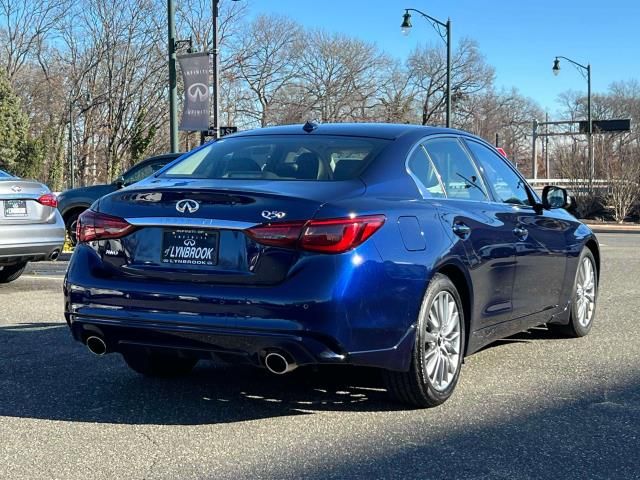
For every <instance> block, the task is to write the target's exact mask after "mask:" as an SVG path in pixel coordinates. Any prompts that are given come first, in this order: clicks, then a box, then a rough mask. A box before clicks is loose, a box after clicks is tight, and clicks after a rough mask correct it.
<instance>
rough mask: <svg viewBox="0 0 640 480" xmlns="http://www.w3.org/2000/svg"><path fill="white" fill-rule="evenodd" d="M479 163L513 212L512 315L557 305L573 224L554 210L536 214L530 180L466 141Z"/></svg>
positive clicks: (480, 145) (490, 152) (497, 157)
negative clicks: (527, 180) (515, 263)
mask: <svg viewBox="0 0 640 480" xmlns="http://www.w3.org/2000/svg"><path fill="white" fill-rule="evenodd" d="M465 142H466V143H467V145H468V146H469V149H470V150H471V152H472V153H473V156H474V157H475V158H476V160H477V161H478V163H479V164H480V166H481V168H482V171H483V174H484V176H485V179H486V181H487V183H488V184H489V187H490V188H491V189H492V190H493V193H494V196H495V197H496V200H498V201H499V202H502V204H503V205H505V206H506V207H507V208H508V209H509V210H510V213H509V217H510V218H511V219H512V222H513V224H514V225H513V226H514V229H513V236H514V240H515V242H516V244H515V245H516V261H517V267H516V277H515V283H514V289H513V308H514V317H524V316H526V315H531V314H535V313H538V312H542V311H545V310H550V309H553V308H555V307H557V306H558V305H559V303H560V293H561V290H562V285H563V282H564V275H565V269H566V264H567V257H566V256H567V241H566V235H565V233H566V232H567V231H568V229H569V228H570V224H569V223H568V222H567V221H565V220H562V219H561V218H559V217H558V218H555V215H554V214H553V212H550V211H545V210H542V211H540V212H539V213H538V212H536V211H535V210H534V208H533V206H532V205H531V204H532V202H533V200H534V197H533V193H532V192H531V191H530V190H529V187H528V185H527V183H526V181H525V180H524V179H523V178H522V177H521V176H520V175H519V174H518V173H517V172H516V171H515V169H514V168H513V167H512V166H511V165H510V164H509V163H508V161H507V160H505V159H504V158H502V157H501V156H500V155H498V154H497V153H494V152H493V151H492V150H491V149H489V148H488V147H486V146H485V145H483V144H482V143H480V142H477V141H474V140H465Z"/></svg>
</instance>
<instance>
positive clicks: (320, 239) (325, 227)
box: [300, 215, 385, 253]
mask: <svg viewBox="0 0 640 480" xmlns="http://www.w3.org/2000/svg"><path fill="white" fill-rule="evenodd" d="M384 220H385V217H384V215H370V216H366V217H355V218H338V219H332V220H311V221H310V222H309V223H308V224H307V225H306V226H305V229H304V231H303V232H302V236H301V237H300V247H301V248H302V249H303V250H308V251H312V252H322V253H342V252H346V251H348V250H351V249H352V248H355V247H357V246H358V245H360V244H361V243H363V242H364V241H365V240H366V239H367V238H369V237H370V236H371V235H373V234H374V233H375V232H376V231H377V230H378V229H379V228H380V227H382V225H383V224H384Z"/></svg>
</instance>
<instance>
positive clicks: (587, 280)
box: [576, 257, 596, 327]
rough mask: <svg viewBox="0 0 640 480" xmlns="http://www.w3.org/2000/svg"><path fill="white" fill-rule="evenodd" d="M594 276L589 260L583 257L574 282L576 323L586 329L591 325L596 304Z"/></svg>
mask: <svg viewBox="0 0 640 480" xmlns="http://www.w3.org/2000/svg"><path fill="white" fill-rule="evenodd" d="M595 295H596V276H595V269H594V268H593V263H592V262H591V259H590V258H588V257H585V258H583V259H582V262H581V263H580V268H579V269H578V278H577V280H576V316H577V317H578V318H577V320H578V323H579V324H580V325H582V326H583V327H586V326H588V325H589V323H591V318H592V317H593V310H594V307H595V302H596V297H595Z"/></svg>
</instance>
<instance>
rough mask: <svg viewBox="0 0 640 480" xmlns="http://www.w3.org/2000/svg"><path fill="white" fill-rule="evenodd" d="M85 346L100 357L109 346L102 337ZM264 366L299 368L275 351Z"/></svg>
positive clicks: (278, 370)
mask: <svg viewBox="0 0 640 480" xmlns="http://www.w3.org/2000/svg"><path fill="white" fill-rule="evenodd" d="M85 344H86V345H87V348H88V349H89V351H90V352H91V353H93V354H94V355H97V356H98V357H101V356H103V355H104V354H106V353H107V344H106V342H105V341H104V340H103V339H102V338H101V337H98V336H96V335H92V336H90V337H87V340H86V341H85ZM264 366H265V367H266V369H267V370H269V372H271V373H273V374H274V375H284V374H285V373H289V372H293V371H294V370H295V369H296V368H298V365H297V364H296V363H295V362H294V361H293V360H291V359H290V358H289V355H287V354H286V353H284V352H274V351H271V352H268V353H267V355H266V356H265V357H264Z"/></svg>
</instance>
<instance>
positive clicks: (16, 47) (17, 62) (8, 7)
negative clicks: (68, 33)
mask: <svg viewBox="0 0 640 480" xmlns="http://www.w3.org/2000/svg"><path fill="white" fill-rule="evenodd" d="M69 5H70V2H69V1H67V0H37V1H33V0H0V45H1V47H0V52H1V53H2V55H1V56H2V60H3V63H4V68H5V71H6V73H7V78H9V80H10V81H12V80H13V77H14V76H15V74H16V73H17V72H18V71H19V70H20V69H21V68H22V67H23V66H24V65H25V63H27V62H28V61H29V60H30V59H33V60H35V61H37V62H43V61H44V59H43V56H42V52H43V48H44V45H45V42H46V40H47V39H48V37H49V36H50V35H51V34H52V33H53V32H54V31H55V28H56V25H57V24H58V22H59V21H60V20H61V19H62V18H63V16H64V15H65V14H66V13H67V9H68V7H69Z"/></svg>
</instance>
